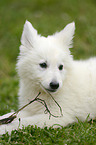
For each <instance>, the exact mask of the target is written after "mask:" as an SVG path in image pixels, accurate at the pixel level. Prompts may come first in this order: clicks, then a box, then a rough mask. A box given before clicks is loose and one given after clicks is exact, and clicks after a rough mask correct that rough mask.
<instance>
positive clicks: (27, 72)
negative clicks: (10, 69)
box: [0, 21, 96, 134]
mask: <svg viewBox="0 0 96 145" xmlns="http://www.w3.org/2000/svg"><path fill="white" fill-rule="evenodd" d="M74 31H75V24H74V22H73V23H70V24H68V25H67V26H66V27H65V28H64V29H63V30H62V31H61V32H57V33H55V34H54V35H52V36H48V37H43V36H40V35H38V34H37V31H36V30H35V29H34V28H33V26H32V25H31V23H30V22H28V21H26V23H25V25H24V30H23V34H22V37H21V46H20V55H19V57H18V63H17V70H18V74H19V77H20V90H19V103H20V107H22V106H23V105H24V104H26V103H28V102H29V101H30V100H32V99H34V98H35V96H36V95H37V94H38V92H39V91H40V92H41V95H40V98H41V99H43V100H45V101H46V103H47V105H48V107H49V109H50V111H51V113H52V114H54V115H60V111H59V108H58V107H57V105H56V104H55V103H54V101H53V100H52V98H51V97H50V96H49V95H48V94H47V93H46V91H45V90H48V91H49V92H50V93H51V94H52V96H53V97H54V99H55V100H56V101H57V102H58V103H59V105H60V106H61V108H62V111H63V116H62V117H60V118H55V117H51V118H50V119H49V114H45V113H44V110H45V108H44V106H43V105H42V104H40V103H38V102H34V103H32V104H30V105H29V106H28V107H26V108H25V109H24V110H23V111H21V112H20V113H19V114H18V116H17V118H16V119H15V120H14V121H13V122H12V123H10V124H8V125H2V126H0V133H1V134H3V133H5V132H6V131H8V132H9V133H10V132H11V131H12V130H13V129H17V128H18V126H19V121H18V118H21V121H20V126H19V127H20V128H22V125H24V126H27V125H37V126H39V127H44V126H48V127H50V126H52V125H54V124H60V125H62V126H66V125H68V124H70V123H73V122H76V121H77V119H76V117H78V118H79V119H80V120H82V121H84V120H85V119H86V117H87V116H88V114H90V116H89V119H91V118H95V116H96V58H90V59H89V60H85V61H75V60H73V57H72V56H71V54H70V51H69V48H71V47H72V39H73V35H74ZM42 86H43V87H44V88H45V90H44V89H43V88H42ZM8 115H9V114H7V115H5V116H2V117H1V118H4V117H6V116H8ZM55 127H56V126H55ZM57 127H58V126H57Z"/></svg>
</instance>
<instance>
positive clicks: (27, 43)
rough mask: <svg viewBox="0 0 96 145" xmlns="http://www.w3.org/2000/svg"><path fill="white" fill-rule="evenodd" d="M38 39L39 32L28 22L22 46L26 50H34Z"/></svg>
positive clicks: (22, 38)
mask: <svg viewBox="0 0 96 145" xmlns="http://www.w3.org/2000/svg"><path fill="white" fill-rule="evenodd" d="M36 37H37V30H36V29H34V28H33V26H32V24H31V23H30V22H28V21H27V20H26V22H25V24H24V28H23V33H22V37H21V44H22V45H23V46H24V47H26V48H32V47H33V45H34V41H35V39H36Z"/></svg>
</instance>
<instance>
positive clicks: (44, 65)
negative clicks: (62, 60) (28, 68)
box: [39, 62, 47, 68]
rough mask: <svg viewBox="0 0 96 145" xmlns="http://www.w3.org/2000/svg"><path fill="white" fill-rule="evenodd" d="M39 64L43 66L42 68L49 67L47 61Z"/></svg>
mask: <svg viewBox="0 0 96 145" xmlns="http://www.w3.org/2000/svg"><path fill="white" fill-rule="evenodd" d="M39 65H40V67H42V68H47V63H45V62H43V63H40V64H39Z"/></svg>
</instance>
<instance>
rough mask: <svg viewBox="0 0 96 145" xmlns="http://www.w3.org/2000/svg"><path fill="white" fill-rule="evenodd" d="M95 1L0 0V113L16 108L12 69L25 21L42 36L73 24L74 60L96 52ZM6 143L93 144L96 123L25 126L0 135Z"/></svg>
mask: <svg viewBox="0 0 96 145" xmlns="http://www.w3.org/2000/svg"><path fill="white" fill-rule="evenodd" d="M95 17H96V1H95V0H27V1H26V0H0V115H3V114H4V113H7V112H10V111H11V110H17V108H18V76H17V73H16V70H15V64H16V61H17V60H16V58H17V55H18V52H19V46H20V37H21V34H22V30H23V25H24V23H25V20H26V19H27V20H29V21H30V22H32V24H33V26H34V27H35V28H36V29H37V30H38V32H39V33H41V34H42V35H44V36H47V35H50V34H53V33H54V32H55V31H60V30H61V29H63V28H64V26H65V25H66V24H68V23H70V22H72V21H75V23H76V33H75V38H74V48H72V49H71V52H72V54H73V55H74V58H75V59H85V58H88V57H89V56H95V55H96V18H95ZM3 144H4V145H5V144H6V145H7V144H36V145H39V144H44V145H45V144H55V145H56V144H57V145H58V144H60V145H63V144H73V145H75V144H76V145H77V144H80V145H81V144H82V145H83V144H84V145H88V144H92V145H93V144H94V145H95V144H96V123H95V122H94V123H93V124H91V123H87V122H84V123H82V122H80V121H79V123H78V124H77V123H75V124H73V125H70V126H68V127H65V128H63V127H62V128H61V129H60V128H58V129H53V128H50V129H47V128H45V129H40V128H36V127H35V128H33V127H32V126H28V127H27V128H25V129H23V130H19V131H16V132H14V131H13V132H12V134H11V136H9V135H8V134H6V135H3V137H1V138H0V145H3Z"/></svg>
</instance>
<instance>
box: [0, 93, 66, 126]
mask: <svg viewBox="0 0 96 145" xmlns="http://www.w3.org/2000/svg"><path fill="white" fill-rule="evenodd" d="M47 93H48V94H49V95H50V96H51V98H52V99H53V100H54V102H55V103H56V104H57V106H58V107H59V108H60V112H61V116H63V114H62V109H61V107H60V105H59V104H58V103H57V102H56V100H55V99H54V98H53V96H52V95H51V94H50V93H49V92H47ZM40 94H41V92H39V93H38V95H37V96H36V97H35V99H33V100H32V101H30V102H29V103H27V104H26V105H24V106H23V107H21V108H20V109H18V110H17V111H16V112H14V113H13V114H12V115H10V116H9V117H7V118H4V119H1V120H0V125H2V124H8V123H11V122H12V121H13V120H14V119H15V118H16V117H17V114H18V113H19V112H20V111H21V110H23V109H24V108H25V107H27V106H28V105H30V104H31V103H33V102H34V101H38V102H40V103H41V104H42V105H44V106H45V108H46V110H45V111H44V113H49V119H50V117H51V116H53V117H56V118H57V117H61V116H56V115H53V114H52V113H51V112H50V110H49V108H48V107H47V104H46V102H45V101H44V100H43V99H40V98H38V97H39V95H40Z"/></svg>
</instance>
